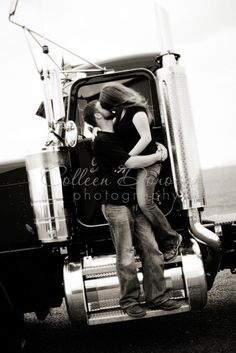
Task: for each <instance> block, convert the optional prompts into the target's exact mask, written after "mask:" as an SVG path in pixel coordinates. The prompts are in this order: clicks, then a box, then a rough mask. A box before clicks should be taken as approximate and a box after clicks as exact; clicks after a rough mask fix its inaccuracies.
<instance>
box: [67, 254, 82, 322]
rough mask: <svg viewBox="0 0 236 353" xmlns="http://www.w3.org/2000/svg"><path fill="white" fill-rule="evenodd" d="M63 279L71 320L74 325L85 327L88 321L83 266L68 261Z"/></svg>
mask: <svg viewBox="0 0 236 353" xmlns="http://www.w3.org/2000/svg"><path fill="white" fill-rule="evenodd" d="M63 279H64V291H65V299H66V306H67V311H68V314H69V317H70V320H71V322H72V323H79V324H81V325H84V324H85V323H86V321H87V314H86V298H85V296H84V283H83V276H82V265H81V264H80V263H79V262H69V261H68V260H67V259H66V260H65V264H64V270H63Z"/></svg>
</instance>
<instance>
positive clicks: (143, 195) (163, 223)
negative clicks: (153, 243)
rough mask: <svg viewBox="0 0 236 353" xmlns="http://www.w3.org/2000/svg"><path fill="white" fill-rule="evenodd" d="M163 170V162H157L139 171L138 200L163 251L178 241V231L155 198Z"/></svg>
mask: <svg viewBox="0 0 236 353" xmlns="http://www.w3.org/2000/svg"><path fill="white" fill-rule="evenodd" d="M160 171H161V164H159V163H156V164H153V165H151V166H149V167H146V168H143V169H139V170H138V171H137V185H136V192H137V201H138V205H139V207H140V209H141V211H142V212H143V214H144V215H145V216H146V217H147V219H148V220H149V221H150V223H151V225H152V227H153V230H154V233H155V236H156V239H157V241H158V243H159V245H160V246H161V249H162V251H164V250H169V249H170V248H172V247H173V245H175V243H176V236H177V233H176V231H175V230H173V229H172V228H171V225H170V224H169V222H168V220H167V219H166V217H165V215H164V214H163V213H162V211H161V210H160V209H159V207H158V206H157V205H156V203H155V200H154V192H155V186H156V184H157V181H158V177H159V174H160Z"/></svg>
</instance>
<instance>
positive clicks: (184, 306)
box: [88, 300, 190, 326]
mask: <svg viewBox="0 0 236 353" xmlns="http://www.w3.org/2000/svg"><path fill="white" fill-rule="evenodd" d="M179 302H181V307H180V308H178V309H175V310H168V311H167V310H160V309H158V310H151V309H147V314H146V316H144V317H142V319H148V318H151V317H158V316H159V317H160V316H166V315H173V314H182V313H184V312H188V311H190V305H189V303H188V301H187V300H181V301H179ZM129 320H137V318H132V317H130V316H128V315H127V314H126V313H124V312H123V310H121V309H120V308H118V309H115V310H114V309H113V310H109V311H108V310H106V311H101V312H95V313H89V314H88V325H91V326H92V325H100V324H107V323H112V322H120V321H129Z"/></svg>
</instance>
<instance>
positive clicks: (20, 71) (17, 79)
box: [0, 0, 236, 168]
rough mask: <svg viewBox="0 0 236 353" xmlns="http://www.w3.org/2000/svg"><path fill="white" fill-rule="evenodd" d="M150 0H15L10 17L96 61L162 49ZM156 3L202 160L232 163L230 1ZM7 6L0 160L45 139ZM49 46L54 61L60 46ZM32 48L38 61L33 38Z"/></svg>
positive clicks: (235, 47)
mask: <svg viewBox="0 0 236 353" xmlns="http://www.w3.org/2000/svg"><path fill="white" fill-rule="evenodd" d="M153 2H154V0H119V1H118V0H100V1H98V0H67V1H65V0H19V3H18V9H17V12H16V16H15V17H14V19H15V20H16V21H19V22H20V23H22V24H25V25H26V26H27V27H30V28H32V29H34V30H36V31H38V32H40V33H42V34H44V35H45V36H46V37H48V38H50V39H52V40H54V41H56V42H58V43H60V44H61V45H63V46H65V47H67V48H68V49H70V50H71V51H73V52H76V53H77V54H78V55H81V56H83V57H86V58H88V59H89V60H92V61H97V60H99V59H104V58H107V57H108V58H109V57H114V56H122V55H126V54H134V53H139V52H140V53H144V52H156V51H159V50H165V49H166V47H167V46H168V45H166V41H165V40H163V38H162V37H161V35H160V33H161V28H160V25H159V22H158V21H159V18H158V17H157V15H156V12H155V10H154V9H155V8H154V5H153ZM157 2H158V3H159V4H160V5H162V6H163V7H164V8H165V9H166V11H167V13H168V16H169V24H170V29H171V35H169V37H170V36H171V38H172V40H171V42H172V43H173V44H172V46H173V50H174V51H175V52H177V53H179V54H181V62H180V63H181V65H183V66H184V67H185V69H186V72H187V77H188V85H189V90H190V99H191V105H192V111H193V117H194V123H195V128H196V134H197V140H198V148H199V154H200V162H201V165H202V167H203V168H210V167H214V166H222V165H227V164H236V152H235V151H236V138H235V131H236V104H235V101H236V97H235V96H236V1H235V0H160V1H157ZM9 5H10V0H0V42H1V52H0V53H1V55H0V77H1V85H0V91H1V92H0V97H1V98H0V99H1V100H0V102H1V115H0V123H1V128H0V161H1V160H2V161H3V160H8V159H14V158H17V157H19V156H24V155H25V154H27V153H29V152H31V151H33V150H36V149H38V148H40V147H42V146H43V144H44V142H45V140H46V138H47V128H46V124H45V120H43V119H41V118H38V117H36V116H35V112H36V110H37V107H38V105H39V103H40V102H41V101H42V99H43V92H42V87H41V81H40V79H39V75H38V73H37V70H36V68H35V65H34V61H33V60H32V57H31V54H30V50H29V48H28V46H27V42H26V39H25V36H24V32H23V30H22V29H21V28H19V27H17V26H15V25H13V24H11V23H10V22H9V21H8V9H9ZM168 43H170V41H169V42H168ZM168 43H167V44H168ZM49 49H50V53H51V54H52V55H53V56H55V58H57V59H58V60H59V62H60V60H61V53H59V51H58V50H55V48H54V47H53V46H49ZM33 51H34V53H35V54H36V57H37V63H38V66H39V67H40V68H41V65H42V61H41V59H40V58H39V54H40V53H39V51H38V49H37V48H36V47H35V46H34V45H33ZM63 57H64V60H65V61H68V62H71V63H79V60H78V59H76V58H75V57H72V56H70V55H68V54H66V53H63Z"/></svg>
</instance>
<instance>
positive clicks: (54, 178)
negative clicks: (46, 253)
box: [26, 147, 74, 243]
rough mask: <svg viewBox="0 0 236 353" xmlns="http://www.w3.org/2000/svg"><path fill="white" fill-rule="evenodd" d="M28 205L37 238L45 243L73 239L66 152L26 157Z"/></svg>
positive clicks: (59, 149) (52, 149)
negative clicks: (30, 207) (29, 204)
mask: <svg viewBox="0 0 236 353" xmlns="http://www.w3.org/2000/svg"><path fill="white" fill-rule="evenodd" d="M26 169H27V173H28V180H29V188H30V196H31V204H32V207H33V210H34V215H35V224H36V227H37V232H38V238H39V240H41V241H42V242H45V243H53V242H60V241H65V240H68V239H70V238H71V236H72V235H73V225H72V219H73V213H74V211H73V187H72V183H71V178H72V176H71V167H70V156H69V153H68V151H67V149H66V148H62V147H57V148H55V147H50V148H45V149H44V150H42V151H41V152H40V153H37V154H33V155H29V156H27V157H26Z"/></svg>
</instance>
